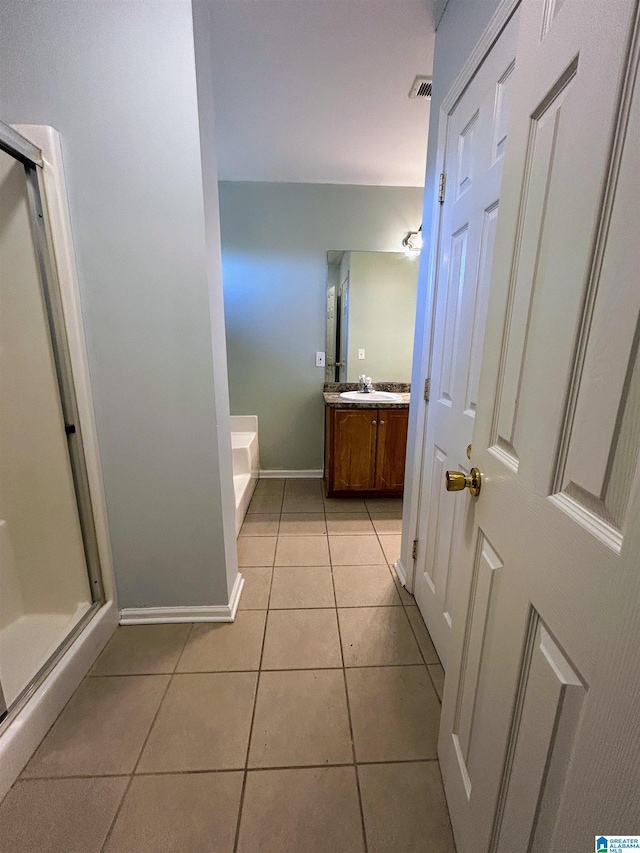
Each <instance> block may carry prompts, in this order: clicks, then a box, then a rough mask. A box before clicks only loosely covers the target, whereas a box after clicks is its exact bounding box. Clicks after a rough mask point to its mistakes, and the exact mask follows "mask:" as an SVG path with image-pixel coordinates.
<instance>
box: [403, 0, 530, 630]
mask: <svg viewBox="0 0 640 853" xmlns="http://www.w3.org/2000/svg"><path fill="white" fill-rule="evenodd" d="M519 5H520V0H502V2H501V3H500V4H499V5H498V7H497V9H496V10H495V12H494V14H493V17H492V18H491V20H490V21H489V23H488V25H487V27H486V29H485V30H484V32H483V33H482V35H481V36H480V38H479V39H478V41H477V43H476V46H475V47H474V48H473V50H472V51H471V53H470V54H469V56H468V58H467V60H466V62H465V63H464V65H463V66H462V68H461V70H460V73H459V74H458V76H457V77H456V79H455V80H454V82H453V85H452V86H451V88H450V89H449V91H448V93H447V94H446V96H445V98H444V99H443V101H442V104H441V105H440V111H439V113H438V141H437V153H436V164H435V181H436V182H437V180H438V179H439V177H440V175H441V174H443V172H444V164H445V159H446V155H447V150H446V149H447V146H446V142H447V134H448V131H449V122H450V120H451V114H452V113H453V110H454V108H455V106H456V104H457V103H458V101H459V100H460V98H461V97H462V95H463V93H464V91H465V89H466V88H467V87H468V86H469V84H470V83H471V81H472V80H473V78H474V77H475V75H476V73H477V71H478V69H479V68H480V66H481V65H482V63H483V62H484V60H485V58H486V56H487V55H488V54H489V52H490V51H491V49H492V47H493V46H494V44H495V43H496V41H497V40H498V38H499V37H500V34H501V32H502V31H503V29H504V28H505V27H506V25H507V24H508V22H509V20H510V19H511V17H512V16H513V14H514V12H515V11H516V9H517V8H518V6H519ZM437 189H438V187H437V183H434V186H433V193H432V197H431V228H430V235H429V255H428V260H427V262H426V264H423V260H422V258H421V260H420V272H419V278H420V279H424V280H425V281H426V283H425V285H424V290H423V293H424V299H422V298H421V296H422V293H420V291H419V292H418V314H417V316H416V336H415V345H414V359H413V371H412V376H411V387H412V389H415V391H414V394H413V395H412V400H411V404H410V407H409V433H408V437H407V462H406V470H405V500H404V509H403V516H402V541H401V549H400V558H399V560H398V562H397V563H396V572H397V574H398V577H399V578H400V581H401V582H402V583H403V584H404V586H405V587H406V589H407V590H408V591H409V592H410V593H413V592H414V589H415V581H416V575H417V571H418V565H419V564H421V562H422V563H423V562H424V558H425V549H424V540H425V536H426V522H427V518H428V514H429V504H428V501H429V488H428V484H427V483H425V482H424V476H425V458H424V438H425V435H426V431H427V419H428V417H429V405H428V402H429V401H428V399H426V398H427V396H428V395H427V389H426V386H425V383H427V382H430V379H431V364H432V359H433V338H434V323H435V308H436V304H435V303H436V293H437V281H438V272H439V256H440V245H441V235H442V204H441V203H440V199H439V192H437ZM426 198H428V197H425V200H426ZM425 206H426V205H425ZM425 221H426V217H425ZM425 268H426V272H425V273H424V275H422V272H423V269H425ZM421 306H422V313H421ZM421 528H422V529H421ZM414 542H417V543H418V544H417V548H416V557H415V558H414V557H413V545H414ZM428 627H429V626H427V628H428Z"/></svg>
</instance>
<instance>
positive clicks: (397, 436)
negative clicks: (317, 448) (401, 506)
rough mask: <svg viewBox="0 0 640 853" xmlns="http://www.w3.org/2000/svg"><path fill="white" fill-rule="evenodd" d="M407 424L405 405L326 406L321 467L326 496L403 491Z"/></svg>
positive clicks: (381, 494)
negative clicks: (342, 407) (350, 407)
mask: <svg viewBox="0 0 640 853" xmlns="http://www.w3.org/2000/svg"><path fill="white" fill-rule="evenodd" d="M408 423H409V410H408V408H407V409H362V408H355V407H354V408H353V409H337V408H334V407H332V406H327V409H326V421H325V471H324V474H325V489H326V492H327V495H328V496H329V497H341V496H348V495H352V494H354V493H357V494H359V495H361V496H364V497H366V496H370V497H375V496H378V497H380V496H385V495H386V496H391V495H393V496H397V495H401V494H402V491H403V488H404V465H405V456H406V451H407V427H408Z"/></svg>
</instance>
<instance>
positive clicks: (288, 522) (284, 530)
mask: <svg viewBox="0 0 640 853" xmlns="http://www.w3.org/2000/svg"><path fill="white" fill-rule="evenodd" d="M326 532H327V525H326V522H325V520H324V512H289V513H283V514H282V518H281V519H280V536H324V535H325V533H326Z"/></svg>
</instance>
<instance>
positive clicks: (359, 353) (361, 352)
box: [358, 349, 364, 361]
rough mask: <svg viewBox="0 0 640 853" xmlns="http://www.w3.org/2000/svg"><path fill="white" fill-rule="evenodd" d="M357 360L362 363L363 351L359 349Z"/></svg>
mask: <svg viewBox="0 0 640 853" xmlns="http://www.w3.org/2000/svg"><path fill="white" fill-rule="evenodd" d="M358 358H359V359H360V360H361V361H362V359H364V350H363V349H359V350H358Z"/></svg>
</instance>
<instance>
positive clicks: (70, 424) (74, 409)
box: [0, 121, 105, 734]
mask: <svg viewBox="0 0 640 853" xmlns="http://www.w3.org/2000/svg"><path fill="white" fill-rule="evenodd" d="M0 150H1V151H4V152H5V153H6V154H8V155H10V156H11V157H13V158H14V159H15V160H17V161H19V162H20V163H22V165H23V167H24V170H25V179H26V187H27V198H28V208H29V217H30V225H31V234H32V238H33V244H34V250H35V254H36V261H37V265H38V272H39V277H40V286H41V288H42V294H43V298H44V306H45V313H46V320H47V326H48V331H49V340H50V343H51V348H52V353H53V359H54V365H55V374H56V380H57V385H58V394H59V398H60V404H61V407H62V415H63V418H64V424H65V432H66V435H67V452H68V454H69V463H70V467H71V474H72V479H73V487H74V492H75V497H76V505H77V509H78V518H79V522H80V530H81V534H82V543H83V550H84V555H85V561H86V567H87V574H88V579H89V588H90V590H91V601H92V604H91V606H90V608H89V609H88V610H87V612H86V613H85V614H84V615H83V616H82V618H81V619H80V620H79V621H78V622H77V624H76V625H74V627H73V628H72V629H71V631H70V632H69V633H68V634H67V635H66V637H64V638H63V640H62V641H61V643H60V644H59V646H58V647H57V648H56V650H55V651H54V652H53V654H52V655H50V657H49V658H48V660H47V661H45V663H44V664H43V665H42V666H41V667H40V669H39V670H38V671H37V672H36V673H34V675H33V676H32V678H31V679H30V681H29V683H28V684H27V685H26V687H25V688H24V689H23V690H22V691H21V692H20V694H19V695H18V696H17V697H16V699H15V700H14V701H13V702H12V703H11V705H10V707H7V705H6V702H5V699H4V694H3V692H2V683H1V682H0V734H1V733H2V731H3V730H5V727H6V726H8V725H9V723H10V721H11V720H12V719H13V718H14V717H15V716H16V714H17V713H18V712H19V711H20V710H21V709H22V707H23V706H24V705H25V703H26V702H27V701H28V699H29V698H30V697H31V696H32V695H33V693H34V692H35V690H36V689H37V687H38V686H39V685H40V684H41V683H42V681H43V679H44V678H45V676H46V675H47V674H48V673H49V672H50V671H51V670H52V669H53V667H54V666H55V665H56V663H58V661H59V660H60V659H61V658H62V656H63V655H64V654H65V652H66V651H67V649H68V648H69V647H70V646H71V644H72V643H73V641H74V640H75V639H76V637H77V636H78V634H80V632H81V631H82V630H83V629H84V627H85V626H86V625H87V623H88V622H89V621H90V620H91V619H92V618H93V616H94V615H95V614H96V612H97V611H98V610H99V609H100V607H101V606H102V605H103V604H104V603H105V590H104V584H103V575H102V565H101V560H100V549H99V546H98V539H97V535H96V525H95V517H94V507H93V502H92V499H91V491H90V485H89V475H88V471H87V461H86V457H85V449H84V444H83V440H82V430H81V425H80V413H79V410H78V401H77V396H76V391H75V386H74V382H73V369H72V362H71V355H70V351H69V342H68V338H67V328H66V323H65V315H64V309H63V304H62V294H61V289H60V282H59V279H58V270H57V266H56V261H55V254H54V251H53V240H52V236H51V225H50V221H49V213H48V209H47V205H46V204H45V203H44V202H43V199H45V198H46V192H45V185H44V174H43V169H44V160H43V157H42V152H41V151H40V149H39V148H38V147H37V146H35V145H34V144H33V143H31V142H30V141H29V140H28V139H26V138H25V137H24V136H22V135H21V134H20V133H18V132H17V131H15V130H14V129H13V128H12V127H10V126H9V125H7V124H4V123H3V122H1V121H0Z"/></svg>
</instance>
